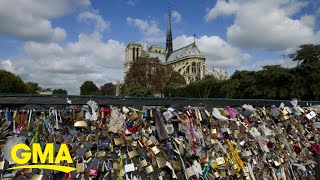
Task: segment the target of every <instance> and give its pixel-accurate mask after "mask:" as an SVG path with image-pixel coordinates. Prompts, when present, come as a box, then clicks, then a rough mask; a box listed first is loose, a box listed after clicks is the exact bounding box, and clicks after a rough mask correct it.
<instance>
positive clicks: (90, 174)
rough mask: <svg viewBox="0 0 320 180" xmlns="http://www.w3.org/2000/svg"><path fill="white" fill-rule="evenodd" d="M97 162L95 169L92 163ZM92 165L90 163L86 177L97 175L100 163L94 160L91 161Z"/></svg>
mask: <svg viewBox="0 0 320 180" xmlns="http://www.w3.org/2000/svg"><path fill="white" fill-rule="evenodd" d="M95 160H97V161H98V164H97V166H96V167H92V163H93V162H94V161H95ZM92 163H91V168H89V171H88V176H97V175H98V173H99V165H100V161H99V159H94V160H92Z"/></svg>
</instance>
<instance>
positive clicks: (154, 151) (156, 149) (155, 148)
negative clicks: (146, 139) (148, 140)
mask: <svg viewBox="0 0 320 180" xmlns="http://www.w3.org/2000/svg"><path fill="white" fill-rule="evenodd" d="M151 150H152V152H153V153H154V154H155V155H157V154H158V153H159V152H160V149H159V148H158V146H153V147H152V148H151Z"/></svg>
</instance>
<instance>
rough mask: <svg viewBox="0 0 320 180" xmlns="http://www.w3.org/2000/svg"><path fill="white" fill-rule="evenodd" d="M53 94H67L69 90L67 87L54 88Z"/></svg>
mask: <svg viewBox="0 0 320 180" xmlns="http://www.w3.org/2000/svg"><path fill="white" fill-rule="evenodd" d="M52 94H60V95H67V94H68V92H67V90H65V89H54V90H53V91H52Z"/></svg>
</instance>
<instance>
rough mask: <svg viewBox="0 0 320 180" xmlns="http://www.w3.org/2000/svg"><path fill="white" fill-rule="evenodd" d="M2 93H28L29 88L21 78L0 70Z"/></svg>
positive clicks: (0, 89) (0, 88)
mask: <svg viewBox="0 0 320 180" xmlns="http://www.w3.org/2000/svg"><path fill="white" fill-rule="evenodd" d="M0 93H27V87H26V85H25V83H24V82H23V81H22V79H21V78H20V77H19V76H17V75H14V74H13V73H11V72H8V71H5V70H0Z"/></svg>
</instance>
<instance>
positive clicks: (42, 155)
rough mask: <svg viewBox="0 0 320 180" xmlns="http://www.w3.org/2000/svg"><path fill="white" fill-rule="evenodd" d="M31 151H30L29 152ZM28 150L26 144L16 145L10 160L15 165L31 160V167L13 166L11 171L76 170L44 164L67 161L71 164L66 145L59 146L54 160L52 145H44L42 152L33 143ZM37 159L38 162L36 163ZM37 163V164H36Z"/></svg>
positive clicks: (38, 145)
mask: <svg viewBox="0 0 320 180" xmlns="http://www.w3.org/2000/svg"><path fill="white" fill-rule="evenodd" d="M20 149H22V150H23V151H22V152H21V154H20V157H18V155H17V151H18V150H20ZM31 149H32V150H31ZM31 149H30V147H29V146H27V145H26V144H17V145H15V146H14V147H13V148H12V150H11V158H12V160H13V161H14V162H15V163H16V164H26V163H27V162H29V161H30V159H31V158H32V163H34V164H33V165H22V166H15V167H12V168H9V170H11V169H24V168H39V169H49V170H56V171H62V172H65V173H68V172H71V171H74V170H76V169H75V168H73V167H69V166H60V165H48V164H45V163H46V161H47V160H48V163H60V162H61V161H67V162H68V163H72V158H71V156H70V153H69V149H68V147H67V145H66V144H61V146H60V149H59V151H58V154H57V156H56V158H55V159H54V158H53V156H54V144H53V143H48V144H46V146H45V148H44V151H42V149H41V146H40V144H39V143H33V144H32V148H31ZM38 157H39V160H40V162H38ZM37 163H39V164H37Z"/></svg>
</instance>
